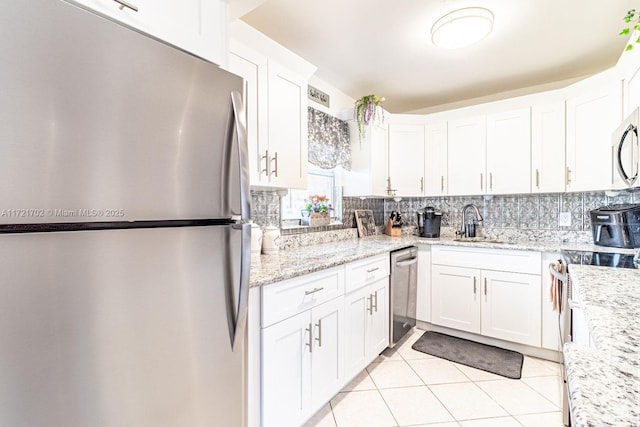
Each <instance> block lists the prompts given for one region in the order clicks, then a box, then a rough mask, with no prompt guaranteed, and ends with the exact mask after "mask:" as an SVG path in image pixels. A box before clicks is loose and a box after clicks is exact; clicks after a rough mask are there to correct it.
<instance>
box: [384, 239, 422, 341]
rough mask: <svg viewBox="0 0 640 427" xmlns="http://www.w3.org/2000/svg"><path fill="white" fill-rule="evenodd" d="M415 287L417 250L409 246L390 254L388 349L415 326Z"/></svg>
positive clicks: (416, 280)
mask: <svg viewBox="0 0 640 427" xmlns="http://www.w3.org/2000/svg"><path fill="white" fill-rule="evenodd" d="M417 285H418V248H417V247H415V246H411V247H408V248H405V249H400V250H397V251H394V252H391V289H390V292H389V295H390V298H389V308H390V315H389V322H390V325H389V347H393V346H395V345H396V343H397V342H398V341H400V339H401V338H402V337H403V336H405V334H406V333H407V332H409V331H410V330H411V329H412V328H413V327H414V326H416V295H417Z"/></svg>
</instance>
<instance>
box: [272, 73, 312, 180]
mask: <svg viewBox="0 0 640 427" xmlns="http://www.w3.org/2000/svg"><path fill="white" fill-rule="evenodd" d="M268 71H269V76H268V78H269V100H268V102H269V113H268V114H269V118H268V123H269V157H270V162H271V163H270V165H269V167H270V173H271V175H270V177H269V181H270V185H272V186H275V187H284V188H298V189H305V188H306V187H307V82H306V80H305V79H304V78H302V77H300V76H298V75H297V74H295V73H294V72H291V71H289V70H288V69H286V68H284V67H282V66H280V65H279V64H278V63H276V62H274V61H271V60H269V70H268Z"/></svg>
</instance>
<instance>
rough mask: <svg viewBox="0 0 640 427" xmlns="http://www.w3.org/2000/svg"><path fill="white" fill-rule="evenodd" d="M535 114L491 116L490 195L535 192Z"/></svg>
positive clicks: (515, 112)
mask: <svg viewBox="0 0 640 427" xmlns="http://www.w3.org/2000/svg"><path fill="white" fill-rule="evenodd" d="M530 159H531V110H530V109H529V108H520V109H517V110H510V111H505V112H501V113H497V114H489V115H488V116H487V178H486V179H487V181H486V184H487V187H486V190H487V191H486V192H487V193H490V194H514V193H528V192H529V191H530V190H531V183H530V179H529V175H530V173H529V171H530V170H531V161H530Z"/></svg>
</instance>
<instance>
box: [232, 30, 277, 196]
mask: <svg viewBox="0 0 640 427" xmlns="http://www.w3.org/2000/svg"><path fill="white" fill-rule="evenodd" d="M227 68H228V70H229V71H231V72H232V73H235V74H237V75H239V76H241V77H242V78H244V105H245V113H246V115H247V117H245V122H246V123H247V140H248V145H249V173H250V182H251V184H252V185H268V183H269V176H268V175H267V164H266V163H267V159H266V156H265V154H266V152H267V150H268V147H269V135H268V127H267V107H268V105H267V57H266V56H264V55H262V54H261V53H259V52H256V51H255V50H253V49H250V48H248V47H246V46H244V45H242V44H240V43H237V42H234V41H233V40H232V41H231V43H230V46H229V63H228V67H227Z"/></svg>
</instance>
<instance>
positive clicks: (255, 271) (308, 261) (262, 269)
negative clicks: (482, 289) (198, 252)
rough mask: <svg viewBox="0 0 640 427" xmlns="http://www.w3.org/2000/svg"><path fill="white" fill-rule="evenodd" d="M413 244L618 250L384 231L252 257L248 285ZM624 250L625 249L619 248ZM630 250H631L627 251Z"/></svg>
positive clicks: (513, 248) (275, 279)
mask: <svg viewBox="0 0 640 427" xmlns="http://www.w3.org/2000/svg"><path fill="white" fill-rule="evenodd" d="M416 244H427V245H447V246H462V247H472V248H483V249H509V250H527V251H538V252H560V251H561V250H562V249H573V250H585V251H600V252H603V251H609V252H620V251H621V250H620V249H617V248H604V247H602V246H595V245H593V244H586V243H567V242H529V241H513V242H509V241H504V242H495V241H491V240H488V241H474V242H470V241H456V240H454V238H450V237H442V238H436V239H429V238H424V237H418V236H414V235H402V236H400V237H389V236H387V235H384V234H379V235H375V236H369V237H364V238H360V239H350V240H343V241H339V242H332V243H323V244H318V245H312V246H302V247H299V248H295V249H287V250H281V251H279V252H278V253H277V254H275V255H260V256H255V255H254V256H252V258H251V279H250V282H251V287H254V286H264V285H268V284H271V283H275V282H279V281H281V280H285V279H291V278H293V277H297V276H301V275H304V274H308V273H313V272H314V271H320V270H324V269H326V268H331V267H335V266H337V265H340V264H345V263H348V262H351V261H356V260H359V259H362V258H367V257H370V256H373V255H378V254H382V253H385V252H390V251H394V250H396V249H402V248H405V247H407V246H411V245H416ZM622 251H624V250H622ZM627 251H628V250H627ZM629 253H632V252H629Z"/></svg>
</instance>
